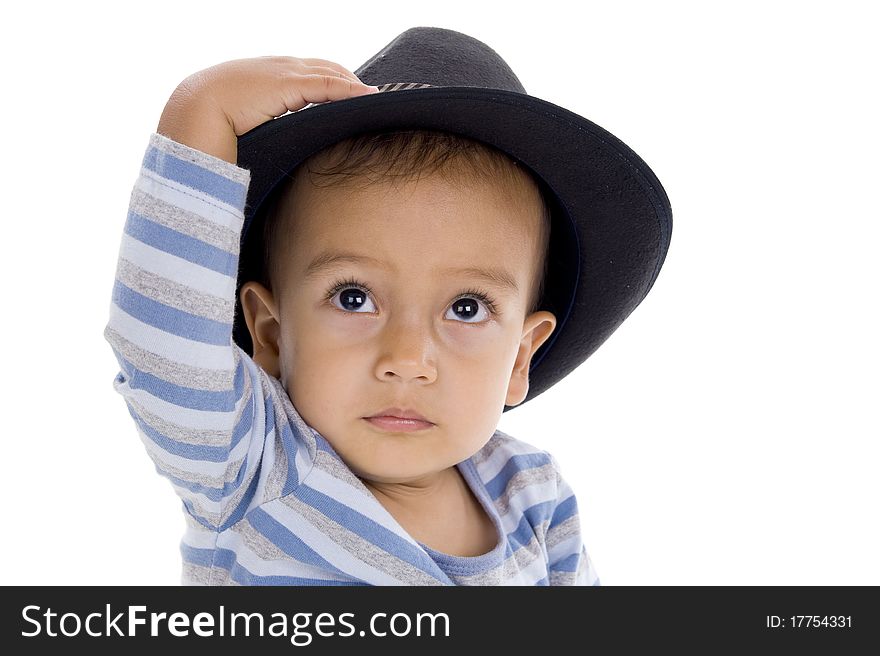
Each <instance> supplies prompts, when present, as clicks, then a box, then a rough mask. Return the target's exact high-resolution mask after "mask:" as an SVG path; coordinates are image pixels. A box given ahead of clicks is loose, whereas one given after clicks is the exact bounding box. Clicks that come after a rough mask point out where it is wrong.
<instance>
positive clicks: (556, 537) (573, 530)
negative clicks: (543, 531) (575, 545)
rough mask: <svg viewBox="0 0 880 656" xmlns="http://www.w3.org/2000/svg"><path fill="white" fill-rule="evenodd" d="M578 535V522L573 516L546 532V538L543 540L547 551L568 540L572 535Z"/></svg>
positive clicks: (575, 516)
mask: <svg viewBox="0 0 880 656" xmlns="http://www.w3.org/2000/svg"><path fill="white" fill-rule="evenodd" d="M578 533H580V520H579V519H578V516H577V515H576V514H575V515H572V516H571V517H569V518H568V519H566V520H565V521H564V522H562V523H561V524H557V525H556V526H554V527H553V528H551V529H550V530H549V531H547V536H546V538H545V544H546V545H547V549H548V550H549V549H551V548H552V547H555V546H556V545H557V544H559V543H560V542H562V541H563V540H566V539H568V538H570V537H571V536H572V535H577V534H578Z"/></svg>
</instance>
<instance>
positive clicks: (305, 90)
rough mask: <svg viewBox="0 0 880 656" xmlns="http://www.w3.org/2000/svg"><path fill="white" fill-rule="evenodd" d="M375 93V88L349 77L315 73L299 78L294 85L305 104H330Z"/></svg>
mask: <svg viewBox="0 0 880 656" xmlns="http://www.w3.org/2000/svg"><path fill="white" fill-rule="evenodd" d="M375 92H376V90H375V89H374V88H372V87H370V86H367V85H365V84H363V83H362V82H356V81H354V80H350V79H349V78H347V77H337V76H335V75H319V74H314V73H308V74H305V75H300V76H298V79H297V84H295V85H294V93H298V94H299V95H300V96H301V98H302V100H303V101H304V102H305V103H323V102H330V101H333V100H342V99H343V98H351V97H352V96H363V95H366V94H369V93H375Z"/></svg>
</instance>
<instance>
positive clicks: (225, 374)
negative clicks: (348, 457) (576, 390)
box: [104, 134, 599, 585]
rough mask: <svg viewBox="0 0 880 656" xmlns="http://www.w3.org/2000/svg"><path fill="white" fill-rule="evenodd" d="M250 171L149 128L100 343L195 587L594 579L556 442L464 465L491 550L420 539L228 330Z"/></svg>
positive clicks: (500, 447) (505, 439) (497, 446)
mask: <svg viewBox="0 0 880 656" xmlns="http://www.w3.org/2000/svg"><path fill="white" fill-rule="evenodd" d="M249 181H250V172H249V171H248V170H246V169H242V168H240V167H238V166H235V165H233V164H231V163H229V162H226V161H223V160H221V159H219V158H215V157H212V156H210V155H208V154H206V153H203V152H201V151H198V150H195V149H193V148H190V147H188V146H185V145H183V144H180V143H177V142H175V141H172V140H171V139H168V138H167V137H164V136H163V135H160V134H152V135H151V137H150V141H149V146H148V148H147V151H146V154H145V156H144V159H143V165H142V168H141V171H140V175H139V176H138V178H137V181H136V182H135V185H134V189H133V191H132V194H131V201H130V206H129V211H128V216H127V218H126V223H125V228H124V233H123V236H122V245H121V248H120V253H119V262H118V266H117V270H116V280H115V284H114V287H113V297H112V303H111V306H110V319H109V322H108V324H107V326H106V328H105V331H104V336H105V338H106V339H107V341H108V342H109V343H110V345H111V347H112V348H113V352H114V354H115V355H116V358H117V360H118V362H119V366H120V371H119V373H118V375H117V376H116V378H115V380H114V381H113V385H114V389H115V390H116V391H117V392H118V393H119V394H121V395H122V397H123V398H124V399H125V402H126V405H127V407H128V410H129V413H130V414H131V417H132V419H134V423H135V425H136V427H137V431H138V433H139V435H140V436H141V439H142V441H143V443H144V445H145V447H146V450H147V453H148V454H149V456H150V457H151V458H152V460H153V462H154V463H155V466H156V469H157V471H158V472H159V473H160V474H161V475H162V476H164V477H166V478H167V479H168V480H169V481H170V482H171V485H172V486H173V488H174V490H175V491H176V492H177V494H178V495H179V496H180V497H181V499H182V500H183V510H184V515H185V517H186V521H187V524H186V525H187V528H186V531H185V533H184V536H183V539H182V541H181V545H180V550H181V554H182V558H183V573H182V583H183V584H185V585H598V583H599V579H598V577H597V575H596V573H595V571H594V569H593V566H592V563H591V561H590V558H589V556H588V555H587V552H586V550H585V547H584V545H583V543H582V540H581V534H580V527H579V519H578V509H577V502H576V500H575V497H574V495H573V493H572V490H571V489H570V487H569V486H568V485H567V484H566V482H565V481H564V480H563V479H562V477H561V476H560V473H559V467H558V464H557V462H556V461H555V459H554V458H553V457H552V456H551V455H550V454H549V453H547V452H546V451H542V450H540V449H537V448H535V447H533V446H530V445H529V444H526V443H524V442H522V441H520V440H517V439H514V438H513V437H511V436H509V435H506V434H505V433H503V432H501V431H495V433H494V435H493V436H492V438H491V439H490V440H489V442H488V443H487V444H486V445H485V446H484V447H483V448H482V449H481V450H480V451H479V452H477V453H476V454H474V455H473V456H472V457H470V458H468V459H467V460H465V461H463V462H461V463H459V464H458V468H459V471H460V472H461V474H462V476H463V478H464V480H465V481H466V482H467V484H468V485H469V486H470V488H471V490H472V491H473V493H474V495H475V496H476V498H477V499H478V500H479V501H480V502H481V504H482V505H483V507H484V508H485V510H486V511H487V513H488V514H489V516H490V517H491V519H492V521H493V522H494V524H495V526H496V529H497V531H498V534H499V536H501V537H500V539H499V542H498V544H497V546H496V547H495V548H494V549H493V550H492V551H490V552H488V553H485V554H483V555H480V556H472V557H464V556H454V555H449V554H444V553H441V552H438V551H435V550H433V549H431V548H430V547H428V546H427V545H425V544H422V543H420V542H418V541H417V540H415V539H414V538H413V537H412V536H410V535H409V534H408V533H407V532H406V531H405V530H404V529H403V528H402V527H401V526H400V525H399V524H398V523H397V521H396V520H395V519H394V518H393V517H392V516H391V514H390V513H389V512H388V511H387V510H385V508H384V507H383V506H382V505H381V504H380V503H379V502H378V500H377V499H376V498H375V497H374V496H373V495H372V493H371V492H370V491H369V490H368V489H367V488H366V487H365V486H364V485H363V483H362V482H361V481H360V480H359V479H358V478H357V476H355V475H354V473H353V472H352V471H351V470H350V469H349V468H348V467H347V466H346V464H345V463H344V461H343V460H342V459H341V458H340V457H339V456H338V455H337V454H336V452H335V451H334V450H333V447H332V446H331V445H330V443H329V442H327V440H326V439H325V438H324V437H323V436H322V435H321V434H320V433H318V432H317V431H316V430H315V429H313V428H311V427H310V426H308V425H307V424H306V423H305V422H304V421H303V419H302V417H300V415H299V414H298V413H297V410H296V408H295V407H294V406H293V404H292V403H291V401H290V398H289V396H288V395H287V392H286V391H285V389H284V388H283V386H282V385H281V382H280V381H279V380H278V379H277V378H274V377H273V376H270V375H269V374H267V373H266V372H265V371H264V370H263V369H262V368H261V367H260V366H258V365H257V364H256V363H255V362H254V361H253V360H252V359H251V358H250V356H248V355H247V353H245V352H244V351H242V350H241V348H239V347H238V346H237V345H236V344H235V342H233V340H232V322H233V314H234V309H235V303H234V301H235V287H236V276H237V267H238V255H239V237H240V234H241V229H242V224H243V217H244V207H245V201H246V197H247V187H248V183H249Z"/></svg>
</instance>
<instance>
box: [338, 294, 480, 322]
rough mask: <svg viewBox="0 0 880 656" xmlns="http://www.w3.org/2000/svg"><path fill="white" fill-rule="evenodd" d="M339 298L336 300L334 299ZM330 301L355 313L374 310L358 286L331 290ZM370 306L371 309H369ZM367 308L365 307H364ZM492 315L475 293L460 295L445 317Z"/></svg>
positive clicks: (470, 318) (475, 318) (467, 319)
mask: <svg viewBox="0 0 880 656" xmlns="http://www.w3.org/2000/svg"><path fill="white" fill-rule="evenodd" d="M337 298H338V299H339V301H338V302H336V299H337ZM330 302H331V303H332V304H333V305H334V307H337V308H339V309H340V310H345V311H346V312H352V313H355V314H366V313H369V312H375V311H376V308H375V306H374V304H373V301H372V300H371V299H370V295H369V293H367V292H366V291H365V290H363V289H359V288H358V287H352V286H347V287H345V288H343V289H341V290H339V291H338V292H332V294H331V296H330ZM370 306H372V309H369V308H370ZM365 308H367V309H365ZM491 316H492V313H491V311H490V310H489V309H488V308H487V307H486V303H485V301H483V300H482V299H479V298H477V297H476V296H475V295H471V296H461V297H459V298H458V299H456V300H455V301H454V302H453V303H452V305H450V306H449V309H448V310H447V312H446V314H445V318H447V319H452V320H456V319H457V320H461V321H462V323H481V322H483V321H486V320H487V319H489V318H490V317H491Z"/></svg>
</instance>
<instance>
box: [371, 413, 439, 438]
mask: <svg viewBox="0 0 880 656" xmlns="http://www.w3.org/2000/svg"><path fill="white" fill-rule="evenodd" d="M364 420H366V421H367V422H369V423H370V424H371V425H372V426H374V427H376V428H379V429H381V430H384V431H390V432H394V433H409V432H413V431H421V430H427V429H429V428H433V426H434V424H433V423H432V422H430V421H428V420H427V419H425V418H424V417H423V416H421V415H420V414H419V413H417V412H414V411H412V410H402V409H400V408H386V409H385V410H382V411H380V412H377V413H376V414H375V415H373V416H371V417H364Z"/></svg>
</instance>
